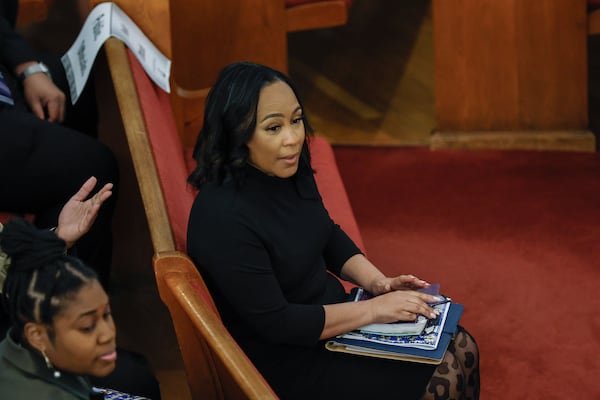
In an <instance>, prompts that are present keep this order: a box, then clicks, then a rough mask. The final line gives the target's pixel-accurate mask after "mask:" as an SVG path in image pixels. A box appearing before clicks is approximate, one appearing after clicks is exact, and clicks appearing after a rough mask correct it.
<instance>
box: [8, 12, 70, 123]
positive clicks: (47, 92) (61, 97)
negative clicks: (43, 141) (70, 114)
mask: <svg viewBox="0 0 600 400" xmlns="http://www.w3.org/2000/svg"><path fill="white" fill-rule="evenodd" d="M38 60H39V56H38V55H37V53H36V52H35V51H34V50H33V49H32V48H31V47H30V46H29V44H28V43H27V42H26V41H25V39H24V38H23V37H22V36H21V35H20V34H19V33H18V32H16V31H15V30H14V29H13V27H12V26H11V24H10V22H9V20H8V18H7V16H6V15H4V10H3V8H0V63H2V65H4V66H6V68H8V70H9V71H11V72H12V73H13V74H14V76H15V77H16V78H17V79H19V77H20V76H21V74H22V73H23V71H25V69H27V68H28V67H30V66H32V65H35V64H37V63H38V62H39V61H38ZM22 83H23V92H24V95H25V100H26V101H27V104H28V105H29V107H30V108H31V110H32V111H33V113H34V114H35V115H36V116H37V117H38V118H40V119H45V118H46V114H47V117H48V121H50V122H62V121H63V120H64V115H65V101H66V96H65V94H64V93H63V92H62V91H61V90H60V89H59V88H58V87H57V86H56V85H55V84H54V83H53V82H52V79H51V78H50V77H49V76H47V75H46V74H45V73H42V72H38V73H34V74H31V75H29V76H28V77H27V78H25V79H24V80H23V82H22Z"/></svg>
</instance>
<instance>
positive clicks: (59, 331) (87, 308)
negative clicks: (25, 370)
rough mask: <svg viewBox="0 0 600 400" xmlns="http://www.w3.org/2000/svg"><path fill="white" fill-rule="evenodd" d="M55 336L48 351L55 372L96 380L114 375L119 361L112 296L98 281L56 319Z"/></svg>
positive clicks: (47, 344) (46, 351) (82, 292)
mask: <svg viewBox="0 0 600 400" xmlns="http://www.w3.org/2000/svg"><path fill="white" fill-rule="evenodd" d="M53 335H54V340H53V341H52V340H50V339H49V338H47V343H46V344H45V346H44V347H45V353H46V355H47V356H48V358H49V359H50V361H51V362H52V364H53V365H54V367H55V368H57V369H59V370H64V371H69V372H72V373H75V374H80V375H81V374H86V375H93V376H105V375H108V374H109V373H110V372H112V370H113V369H114V368H115V361H116V359H117V353H116V332H115V324H114V322H113V319H112V315H111V313H110V306H109V304H108V296H107V295H106V293H105V292H104V289H102V286H101V285H100V284H99V283H98V281H97V280H94V281H93V282H92V283H91V284H89V285H84V286H83V287H82V288H81V289H80V290H79V292H78V293H77V295H76V296H75V297H74V298H73V299H70V300H68V303H67V304H66V306H65V308H64V309H63V310H62V312H61V313H59V314H57V315H56V316H55V317H54V325H53ZM46 337H47V335H46Z"/></svg>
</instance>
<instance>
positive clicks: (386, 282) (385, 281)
mask: <svg viewBox="0 0 600 400" xmlns="http://www.w3.org/2000/svg"><path fill="white" fill-rule="evenodd" d="M429 285H430V284H429V283H428V282H426V281H424V280H422V279H419V278H417V277H416V276H414V275H399V276H396V277H394V278H388V277H385V278H381V279H377V280H375V281H373V282H372V283H371V285H370V286H371V287H370V288H369V292H370V293H371V294H373V295H375V296H378V295H380V294H384V293H388V292H391V291H393V290H418V289H422V288H426V287H427V286H429Z"/></svg>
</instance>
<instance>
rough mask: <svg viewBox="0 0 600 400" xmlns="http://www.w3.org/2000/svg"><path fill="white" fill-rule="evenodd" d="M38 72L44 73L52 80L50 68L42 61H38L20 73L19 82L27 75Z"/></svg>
mask: <svg viewBox="0 0 600 400" xmlns="http://www.w3.org/2000/svg"><path fill="white" fill-rule="evenodd" d="M38 72H41V73H44V74H46V76H47V77H48V78H50V80H52V75H50V70H49V69H48V67H47V66H46V64H44V63H43V62H38V63H37V64H32V65H30V66H29V67H27V68H25V69H24V70H23V72H22V73H21V75H19V79H20V80H21V82H23V81H24V80H25V78H27V77H28V76H29V75H33V74H37V73H38Z"/></svg>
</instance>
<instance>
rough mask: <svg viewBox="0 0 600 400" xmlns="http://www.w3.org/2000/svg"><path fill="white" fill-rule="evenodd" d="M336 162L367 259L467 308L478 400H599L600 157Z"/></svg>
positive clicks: (354, 153) (381, 155)
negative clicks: (435, 285) (476, 352)
mask: <svg viewBox="0 0 600 400" xmlns="http://www.w3.org/2000/svg"><path fill="white" fill-rule="evenodd" d="M335 154H336V158H337V160H338V166H339V168H340V172H341V174H342V177H343V179H344V182H345V184H346V189H347V191H348V195H349V197H350V201H351V202H352V206H353V208H354V212H355V215H356V218H357V221H358V224H359V227H360V228H361V232H362V235H363V238H364V240H365V244H366V247H367V252H368V255H369V257H370V258H371V260H373V261H374V262H375V263H376V264H377V265H379V266H380V267H381V268H382V269H383V270H384V271H386V272H388V273H413V274H415V275H417V276H419V277H422V278H423V279H426V280H428V281H430V282H439V283H441V286H442V291H443V292H444V293H445V294H447V295H449V296H451V297H452V298H453V299H455V301H457V302H460V303H463V304H464V305H465V308H466V310H465V315H464V316H463V319H462V324H463V325H464V326H465V327H466V328H467V329H469V330H470V331H471V332H472V333H473V335H474V336H475V337H476V339H477V341H478V344H479V347H480V351H481V376H482V396H481V398H482V399H484V400H486V399H561V400H563V399H600V290H599V289H600V288H599V284H600V154H581V153H550V152H491V151H490V152H450V151H435V152H432V151H429V150H427V149H411V148H365V147H336V148H335Z"/></svg>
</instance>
